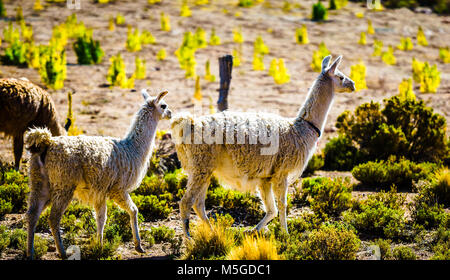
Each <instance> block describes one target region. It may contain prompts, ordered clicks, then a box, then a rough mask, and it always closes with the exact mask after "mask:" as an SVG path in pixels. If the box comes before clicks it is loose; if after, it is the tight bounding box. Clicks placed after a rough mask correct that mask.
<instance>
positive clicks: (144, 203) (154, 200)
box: [131, 194, 173, 221]
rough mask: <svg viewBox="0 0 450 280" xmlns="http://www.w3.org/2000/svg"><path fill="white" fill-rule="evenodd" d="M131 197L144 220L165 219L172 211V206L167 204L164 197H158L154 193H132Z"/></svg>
mask: <svg viewBox="0 0 450 280" xmlns="http://www.w3.org/2000/svg"><path fill="white" fill-rule="evenodd" d="M131 199H132V200H133V202H134V203H135V204H136V206H137V208H138V209H139V212H140V213H141V214H142V216H143V217H144V219H145V220H146V221H148V220H150V221H154V220H156V219H165V218H167V217H169V215H170V214H171V213H172V211H173V208H172V207H170V206H169V204H168V202H167V200H166V199H159V198H158V197H157V196H156V195H145V196H144V195H135V194H132V196H131Z"/></svg>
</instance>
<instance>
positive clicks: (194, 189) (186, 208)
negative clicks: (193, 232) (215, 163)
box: [180, 173, 211, 238]
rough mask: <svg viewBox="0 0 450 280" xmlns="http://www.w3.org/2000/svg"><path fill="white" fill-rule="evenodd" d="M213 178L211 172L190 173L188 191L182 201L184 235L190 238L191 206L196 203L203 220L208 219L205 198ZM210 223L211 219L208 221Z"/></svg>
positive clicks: (181, 212)
mask: <svg viewBox="0 0 450 280" xmlns="http://www.w3.org/2000/svg"><path fill="white" fill-rule="evenodd" d="M210 178H211V174H210V173H208V174H205V173H198V174H193V175H189V178H188V183H187V189H186V193H185V194H184V196H183V198H182V199H181V201H180V216H181V220H182V221H183V231H184V235H185V236H186V237H188V238H190V233H189V216H190V211H191V208H192V207H193V206H194V204H195V203H196V209H197V210H195V211H196V212H197V211H198V212H197V214H198V215H199V216H200V218H201V219H202V220H206V221H208V217H207V216H206V211H205V210H204V203H205V202H204V200H205V199H204V198H205V195H206V190H207V189H208V185H209V184H208V183H209V180H210ZM208 223H209V221H208Z"/></svg>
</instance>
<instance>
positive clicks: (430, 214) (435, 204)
mask: <svg viewBox="0 0 450 280" xmlns="http://www.w3.org/2000/svg"><path fill="white" fill-rule="evenodd" d="M448 174H449V173H448V169H444V170H441V171H440V172H438V173H436V174H435V175H434V176H433V178H432V179H431V181H430V182H428V181H425V182H422V184H419V187H418V192H419V194H418V195H417V196H416V197H415V198H414V200H413V203H412V204H411V205H410V209H411V218H412V220H413V222H414V223H415V224H416V225H419V226H423V227H424V228H425V229H431V228H436V227H438V226H440V225H441V224H442V223H444V222H446V219H447V218H448V217H447V215H446V213H445V211H444V209H443V208H444V207H448V203H449V201H448V200H447V199H448V196H446V195H448V193H447V192H446V187H447V188H448V180H449V177H448ZM446 181H447V182H446Z"/></svg>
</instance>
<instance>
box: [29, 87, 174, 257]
mask: <svg viewBox="0 0 450 280" xmlns="http://www.w3.org/2000/svg"><path fill="white" fill-rule="evenodd" d="M166 94H167V91H165V92H162V93H160V94H159V95H158V97H150V96H149V95H148V94H147V92H146V91H145V90H143V91H142V95H143V97H144V99H145V103H144V104H143V105H142V107H141V108H140V110H139V111H138V112H137V114H136V116H135V118H134V121H133V123H132V124H131V127H130V130H129V132H128V133H127V135H126V136H125V137H124V138H123V139H119V138H112V137H101V136H84V135H79V136H59V137H52V135H51V133H50V131H49V130H48V129H45V128H35V129H31V130H29V131H28V132H27V133H26V136H25V143H26V145H27V148H28V149H29V150H30V151H31V153H32V156H31V162H30V170H29V176H30V181H31V184H30V189H31V192H30V197H29V208H28V212H27V219H28V249H27V254H28V257H29V258H33V253H34V246H33V242H34V230H35V228H36V223H37V221H38V219H39V216H40V214H41V212H42V210H44V208H45V207H47V206H48V205H50V204H51V205H52V208H51V211H50V217H49V223H50V228H51V231H52V234H53V236H54V238H55V243H56V247H57V249H58V252H59V254H60V255H61V258H66V253H65V251H64V247H63V244H62V241H61V236H60V231H59V226H60V220H61V217H62V215H63V213H64V211H65V209H66V207H67V206H68V205H69V203H70V202H71V200H72V198H73V197H76V198H78V199H80V200H81V201H83V202H85V203H88V204H89V205H91V206H93V207H94V208H95V213H96V221H97V237H98V239H99V241H100V242H102V240H103V228H104V225H105V221H106V201H107V199H112V200H113V201H114V202H116V203H117V204H118V205H119V206H120V207H121V208H122V209H124V210H125V211H127V212H128V214H129V215H130V221H131V229H132V232H133V239H134V246H135V249H136V251H138V252H141V253H143V252H144V250H143V249H142V247H141V242H140V238H139V229H138V222H137V216H138V209H137V207H136V205H135V204H134V203H133V201H132V200H131V198H130V192H132V191H133V190H135V189H136V188H137V187H139V184H140V183H141V181H142V179H143V177H144V176H145V173H146V171H147V167H148V163H149V160H150V157H151V154H152V150H153V146H154V139H155V135H156V126H157V125H158V121H159V120H160V119H170V117H171V111H170V110H169V109H168V106H167V104H166V103H165V102H164V101H163V100H162V98H163V97H164V95H166Z"/></svg>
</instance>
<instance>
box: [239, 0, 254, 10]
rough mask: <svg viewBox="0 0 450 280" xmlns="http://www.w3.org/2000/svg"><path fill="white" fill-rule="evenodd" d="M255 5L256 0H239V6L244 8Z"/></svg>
mask: <svg viewBox="0 0 450 280" xmlns="http://www.w3.org/2000/svg"><path fill="white" fill-rule="evenodd" d="M253 5H254V0H239V2H238V6H239V7H244V8H250V7H251V6H253Z"/></svg>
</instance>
